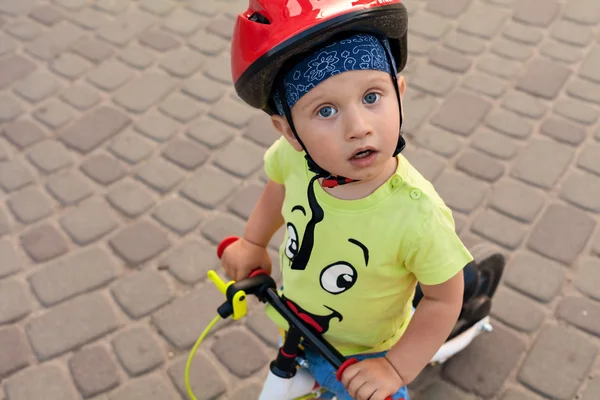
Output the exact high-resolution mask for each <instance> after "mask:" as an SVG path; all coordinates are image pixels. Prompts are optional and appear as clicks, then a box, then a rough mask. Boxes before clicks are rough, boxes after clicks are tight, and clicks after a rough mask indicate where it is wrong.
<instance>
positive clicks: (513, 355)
mask: <svg viewBox="0 0 600 400" xmlns="http://www.w3.org/2000/svg"><path fill="white" fill-rule="evenodd" d="M524 351H525V344H524V343H523V341H522V340H521V339H519V338H518V337H517V336H515V335H514V334H513V333H511V332H510V331H508V330H507V329H505V328H501V327H500V326H496V327H495V328H494V331H493V332H492V333H490V334H489V335H483V336H481V337H480V338H479V340H476V341H474V342H473V343H471V344H470V345H469V347H467V348H466V349H465V350H463V351H462V352H460V353H458V354H456V355H455V356H454V357H452V358H451V359H450V360H449V361H448V364H447V366H446V368H445V369H444V372H443V374H444V376H445V377H446V378H448V379H449V380H450V381H452V382H454V383H456V384H457V385H458V386H459V387H460V388H462V389H463V390H466V391H469V392H474V393H475V394H476V395H477V396H478V397H479V398H481V397H489V396H491V395H493V394H494V393H497V392H498V390H499V389H500V388H501V387H502V385H503V384H504V381H505V380H506V379H507V378H508V375H509V373H510V371H511V370H512V369H513V368H514V367H515V366H516V365H517V362H518V361H519V358H520V357H521V355H522V354H523V352H524ZM490 365H493V366H494V371H495V373H494V374H489V373H486V371H489V366H490Z"/></svg>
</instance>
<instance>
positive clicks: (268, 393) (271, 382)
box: [258, 316, 492, 400]
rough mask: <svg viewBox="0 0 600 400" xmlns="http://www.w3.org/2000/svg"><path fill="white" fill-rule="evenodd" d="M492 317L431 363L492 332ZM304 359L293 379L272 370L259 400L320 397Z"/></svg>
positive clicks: (443, 349)
mask: <svg viewBox="0 0 600 400" xmlns="http://www.w3.org/2000/svg"><path fill="white" fill-rule="evenodd" d="M491 331H492V326H491V324H490V317H489V316H487V317H485V318H483V319H482V320H480V321H479V322H477V323H476V324H475V325H473V326H472V327H471V328H469V329H467V330H466V331H464V332H463V333H461V334H460V335H458V336H456V337H454V338H452V339H451V340H449V341H447V342H446V343H444V344H443V345H442V347H440V349H439V350H438V351H437V353H436V354H435V355H434V356H433V358H432V359H431V361H430V364H443V363H444V362H446V361H447V360H448V359H449V358H450V357H452V356H453V355H455V354H456V353H458V352H460V351H462V350H463V349H464V348H465V347H467V346H468V345H469V344H470V343H471V342H472V341H473V339H475V338H476V337H477V336H479V335H480V334H482V333H483V332H491ZM303 362H304V361H303V360H300V362H299V364H300V367H301V368H298V371H297V373H296V375H295V376H294V377H293V378H291V379H284V378H280V377H278V376H276V375H275V374H273V373H272V372H271V371H269V374H268V375H267V378H266V380H265V383H264V386H263V390H262V392H261V394H260V396H259V398H258V399H259V400H302V399H311V398H318V397H319V394H320V387H319V385H318V384H317V382H316V381H315V379H314V378H313V377H312V375H311V374H310V372H308V370H307V369H306V368H302V366H303Z"/></svg>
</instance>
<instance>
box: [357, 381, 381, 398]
mask: <svg viewBox="0 0 600 400" xmlns="http://www.w3.org/2000/svg"><path fill="white" fill-rule="evenodd" d="M376 390H377V386H375V385H374V384H372V383H368V382H366V383H365V384H364V385H362V386H361V387H360V389H358V393H356V400H371V396H372V395H373V394H374V393H375V391H376Z"/></svg>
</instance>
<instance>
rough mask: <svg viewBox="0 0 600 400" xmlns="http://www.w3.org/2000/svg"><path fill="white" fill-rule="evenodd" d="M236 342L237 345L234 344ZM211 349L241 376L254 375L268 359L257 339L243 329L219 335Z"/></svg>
mask: <svg viewBox="0 0 600 400" xmlns="http://www.w3.org/2000/svg"><path fill="white" fill-rule="evenodd" d="M234 343H235V344H236V345H235V346H232V344H234ZM211 350H212V352H213V353H214V354H215V355H216V356H217V358H218V359H219V360H220V361H221V362H222V363H223V364H224V365H226V366H227V367H228V368H229V369H230V370H231V371H232V372H233V373H234V374H235V375H236V376H238V377H240V378H245V377H248V376H250V375H252V374H253V373H254V372H256V371H258V369H260V368H261V367H262V366H263V365H265V364H266V363H267V361H268V358H267V356H266V355H265V353H264V351H262V350H261V348H260V346H259V345H258V343H257V341H256V339H254V338H253V337H252V336H251V335H250V334H249V333H248V331H246V330H242V329H235V330H231V331H228V332H227V333H225V334H223V335H221V336H219V338H218V339H217V341H216V342H215V343H214V344H213V346H212V348H211Z"/></svg>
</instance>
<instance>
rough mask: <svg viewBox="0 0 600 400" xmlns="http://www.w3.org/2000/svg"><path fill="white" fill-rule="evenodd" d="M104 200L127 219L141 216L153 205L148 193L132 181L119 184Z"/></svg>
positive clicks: (128, 180) (150, 195)
mask: <svg viewBox="0 0 600 400" xmlns="http://www.w3.org/2000/svg"><path fill="white" fill-rule="evenodd" d="M106 199H107V200H108V201H109V203H110V204H111V205H112V206H113V207H114V208H116V209H117V210H119V211H120V212H122V213H123V214H125V215H126V216H128V217H129V218H135V217H137V216H139V215H141V214H143V213H144V212H146V211H147V210H148V209H150V207H152V206H153V205H154V203H155V201H154V198H153V197H152V194H151V193H150V191H149V190H148V189H146V188H145V187H144V185H142V184H141V183H139V182H136V181H134V180H132V179H126V180H123V181H121V182H119V183H118V184H117V185H116V186H115V187H114V188H112V189H111V190H110V191H109V192H108V193H107V195H106Z"/></svg>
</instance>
